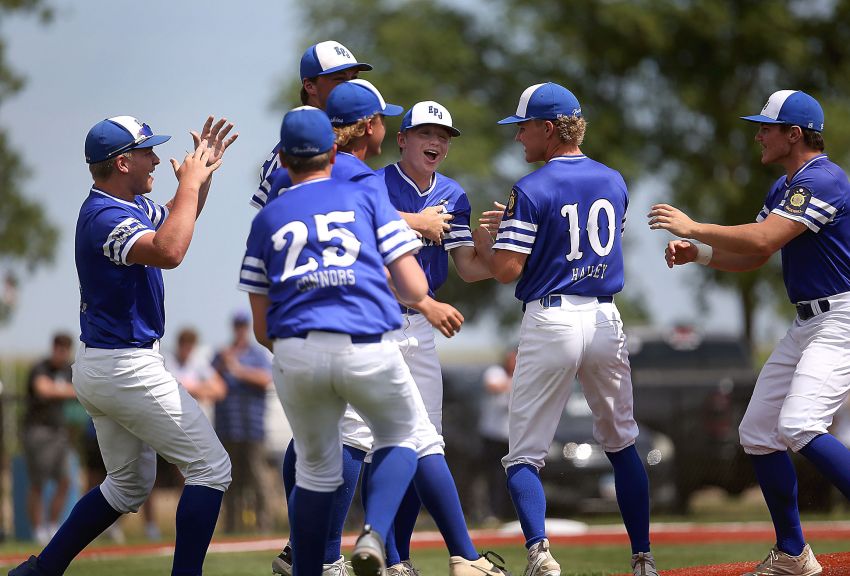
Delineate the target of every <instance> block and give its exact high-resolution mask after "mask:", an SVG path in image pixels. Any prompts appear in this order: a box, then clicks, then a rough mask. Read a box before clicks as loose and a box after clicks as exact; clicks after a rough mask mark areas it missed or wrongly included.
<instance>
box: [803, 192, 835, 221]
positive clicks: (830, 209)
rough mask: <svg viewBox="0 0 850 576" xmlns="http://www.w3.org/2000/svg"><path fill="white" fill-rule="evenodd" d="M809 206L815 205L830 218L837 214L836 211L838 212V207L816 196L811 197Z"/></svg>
mask: <svg viewBox="0 0 850 576" xmlns="http://www.w3.org/2000/svg"><path fill="white" fill-rule="evenodd" d="M809 206H814V207H815V208H817V209H818V210H820V211H821V212H823V213H824V214H826V215H827V216H829V217H830V219H831V218H832V216H835V213H836V212H838V209H837V208H836V207H835V206H833V205H832V204H829V203H827V202H824V201H823V200H818V199H817V198H815V197H814V196H813V197H811V198H810V199H809Z"/></svg>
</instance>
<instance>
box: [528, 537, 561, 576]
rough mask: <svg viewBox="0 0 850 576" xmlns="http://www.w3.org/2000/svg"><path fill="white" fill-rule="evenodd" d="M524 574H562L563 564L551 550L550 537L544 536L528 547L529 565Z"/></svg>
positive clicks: (547, 575)
mask: <svg viewBox="0 0 850 576" xmlns="http://www.w3.org/2000/svg"><path fill="white" fill-rule="evenodd" d="M522 574H523V576H561V566H560V565H559V564H558V563H557V562H555V558H553V557H552V553H551V552H549V539H548V538H544V539H543V540H541V541H540V542H538V543H537V544H535V545H534V546H532V547H531V548H529V549H528V565H527V566H526V567H525V572H523V573H522Z"/></svg>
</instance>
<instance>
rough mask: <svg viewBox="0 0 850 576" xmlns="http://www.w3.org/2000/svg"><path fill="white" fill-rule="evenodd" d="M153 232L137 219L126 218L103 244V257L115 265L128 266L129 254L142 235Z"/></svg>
mask: <svg viewBox="0 0 850 576" xmlns="http://www.w3.org/2000/svg"><path fill="white" fill-rule="evenodd" d="M148 232H153V230H151V229H150V228H148V227H147V226H145V225H144V224H142V223H141V222H139V220H138V219H136V218H126V219H125V220H122V221H121V222H119V223H118V225H117V226H115V228H113V229H112V231H111V232H110V233H109V235H108V236H107V237H106V242H104V243H103V255H104V256H106V257H107V258H109V259H110V260H111V261H112V262H114V263H115V264H125V265H126V264H127V253H128V252H129V251H130V248H131V247H132V246H133V244H135V242H136V240H138V239H139V237H140V236H141V235H142V233H145V234H147V233H148Z"/></svg>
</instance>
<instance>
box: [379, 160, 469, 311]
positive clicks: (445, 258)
mask: <svg viewBox="0 0 850 576" xmlns="http://www.w3.org/2000/svg"><path fill="white" fill-rule="evenodd" d="M378 175H379V176H381V177H383V178H384V182H385V183H386V187H387V192H388V193H389V196H390V202H391V203H392V205H393V206H395V207H396V210H398V211H399V212H410V213H416V212H421V211H422V210H424V209H425V208H428V207H429V206H443V209H444V210H445V211H446V212H448V213H450V214H452V215H454V219H453V220H452V221H451V227H452V229H451V230H450V231H449V233H448V235H447V237H446V238H445V239H443V244H442V245H439V244H434V243H433V242H432V241H430V240H427V239H423V240H422V243H423V245H424V247H423V248H422V250H420V251H419V253H418V254H416V260H417V261H418V262H419V265H420V266H422V270H423V271H424V272H425V277H426V278H427V279H428V295H429V296H431V297H432V298H433V297H434V293H435V292H436V291H437V290H438V289H439V288H440V286H442V285H443V284H444V283H445V281H446V279H447V278H448V276H449V255H448V253H449V251H450V250H452V249H454V248H457V247H459V246H474V245H475V244H474V243H473V241H472V233H471V232H470V230H469V216H470V213H471V211H472V209H471V207H470V205H469V199H468V198H467V197H466V192H464V190H463V188H462V187H461V186H460V184H458V183H457V182H455V181H454V180H452V179H451V178H449V177H447V176H443V175H442V174H439V173H434V175H433V176H432V177H431V185H430V186H428V188H427V189H426V190H419V186H417V185H416V183H415V182H413V180H411V179H410V178H409V177H408V176H407V174H405V173H404V171H403V170H402V169H401V166H399V165H398V164H397V163H396V164H390V165H389V166H385V167H384V168H381V169H380V170H378ZM405 310H406V308H405Z"/></svg>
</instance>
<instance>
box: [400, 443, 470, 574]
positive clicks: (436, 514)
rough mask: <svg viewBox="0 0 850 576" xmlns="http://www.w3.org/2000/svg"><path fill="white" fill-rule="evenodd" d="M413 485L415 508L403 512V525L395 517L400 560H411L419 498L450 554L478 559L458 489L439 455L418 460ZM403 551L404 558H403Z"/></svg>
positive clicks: (446, 465)
mask: <svg viewBox="0 0 850 576" xmlns="http://www.w3.org/2000/svg"><path fill="white" fill-rule="evenodd" d="M413 484H414V486H415V487H416V493H417V494H418V495H419V498H417V500H416V502H417V507H416V508H415V509H414V508H413V506H412V503H411V507H410V508H409V509H408V510H407V511H406V513H407V514H408V517H407V518H402V519H401V521H402V522H404V524H401V522H400V521H399V516H396V538H397V539H398V542H397V545H398V548H399V553H400V554H401V557H402V559H405V560H406V559H408V558H410V538H411V536H412V535H413V527H414V525H415V524H416V516H415V515H414V514H413V513H414V512H415V513H417V514H418V512H419V509H418V502H419V499H421V500H422V504H423V505H424V506H425V509H426V510H428V513H429V514H430V515H431V517H432V518H433V519H434V522H435V523H436V524H437V528H439V529H440V534H442V535H443V540H445V542H446V548H448V550H449V555H450V556H462V557H463V558H466V559H467V560H476V559H478V552H476V551H475V546H474V545H473V544H472V539H471V538H470V537H469V530H467V528H466V519H465V518H464V517H463V508H462V507H461V505H460V497H459V496H458V493H457V486H455V481H454V478H453V477H452V473H451V472H450V471H449V465H448V464H447V463H446V457H445V456H443V455H442V454H431V455H429V456H423V457H422V458H420V459H419V466H418V467H417V469H416V475H415V476H414V477H413ZM399 512H400V513H401V512H402V510H401V509H399ZM400 528H402V529H404V530H405V533H404V534H403V536H404V539H403V540H402V539H401V538H400V537H399V529H400ZM405 551H406V555H404V552H405Z"/></svg>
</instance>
